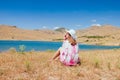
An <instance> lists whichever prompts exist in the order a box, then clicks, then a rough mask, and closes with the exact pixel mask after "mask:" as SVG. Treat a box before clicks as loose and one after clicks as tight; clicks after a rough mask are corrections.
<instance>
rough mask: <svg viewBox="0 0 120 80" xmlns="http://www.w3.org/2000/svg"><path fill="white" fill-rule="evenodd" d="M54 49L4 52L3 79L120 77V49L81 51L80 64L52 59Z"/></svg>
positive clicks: (98, 79)
mask: <svg viewBox="0 0 120 80" xmlns="http://www.w3.org/2000/svg"><path fill="white" fill-rule="evenodd" d="M54 52H55V51H52V50H47V51H44V52H36V51H34V50H32V51H30V52H24V54H25V55H23V54H19V53H18V52H16V50H15V49H13V48H12V49H10V50H9V51H7V52H2V53H1V54H0V80H120V61H119V59H120V58H119V57H120V50H101V51H100V50H96V51H80V53H79V56H80V59H81V65H80V66H79V65H77V66H65V65H63V64H61V63H60V62H59V60H57V61H53V62H49V59H50V58H51V57H52V56H53V54H54Z"/></svg>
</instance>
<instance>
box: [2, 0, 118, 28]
mask: <svg viewBox="0 0 120 80" xmlns="http://www.w3.org/2000/svg"><path fill="white" fill-rule="evenodd" d="M119 4H120V0H1V1H0V24H7V25H15V26H18V27H19V28H23V29H42V28H44V29H45V28H48V29H54V28H57V27H65V28H72V29H84V28H87V27H90V26H91V25H94V24H95V25H103V24H111V25H114V26H118V27H120V5H119Z"/></svg>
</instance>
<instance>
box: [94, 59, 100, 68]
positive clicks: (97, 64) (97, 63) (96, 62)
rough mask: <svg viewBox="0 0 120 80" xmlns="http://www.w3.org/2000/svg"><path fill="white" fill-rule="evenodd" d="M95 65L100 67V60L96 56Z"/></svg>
mask: <svg viewBox="0 0 120 80" xmlns="http://www.w3.org/2000/svg"><path fill="white" fill-rule="evenodd" d="M94 67H95V68H100V61H99V60H98V59H96V58H95V60H94Z"/></svg>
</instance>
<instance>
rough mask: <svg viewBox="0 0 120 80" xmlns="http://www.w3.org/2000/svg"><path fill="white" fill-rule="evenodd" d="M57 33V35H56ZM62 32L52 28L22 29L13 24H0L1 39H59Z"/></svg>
mask: <svg viewBox="0 0 120 80" xmlns="http://www.w3.org/2000/svg"><path fill="white" fill-rule="evenodd" d="M58 35H59V36H58ZM59 37H62V33H60V32H58V31H53V30H24V29H19V28H17V27H14V26H6V25H0V39H2V40H44V41H52V40H53V39H59Z"/></svg>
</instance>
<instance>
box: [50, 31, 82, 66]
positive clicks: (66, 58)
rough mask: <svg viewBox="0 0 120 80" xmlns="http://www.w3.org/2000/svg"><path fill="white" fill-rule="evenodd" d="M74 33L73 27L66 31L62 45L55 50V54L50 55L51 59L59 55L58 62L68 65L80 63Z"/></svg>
mask: <svg viewBox="0 0 120 80" xmlns="http://www.w3.org/2000/svg"><path fill="white" fill-rule="evenodd" d="M75 34H76V32H75V30H73V29H71V30H69V31H66V34H65V38H64V41H63V45H62V47H60V48H59V49H58V50H57V52H56V53H55V55H54V56H53V57H52V60H55V59H56V58H58V57H59V59H60V62H62V63H63V64H65V65H68V66H73V65H76V64H78V63H80V60H79V55H78V49H79V48H78V44H77V42H76V38H77V37H76V35H75Z"/></svg>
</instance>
